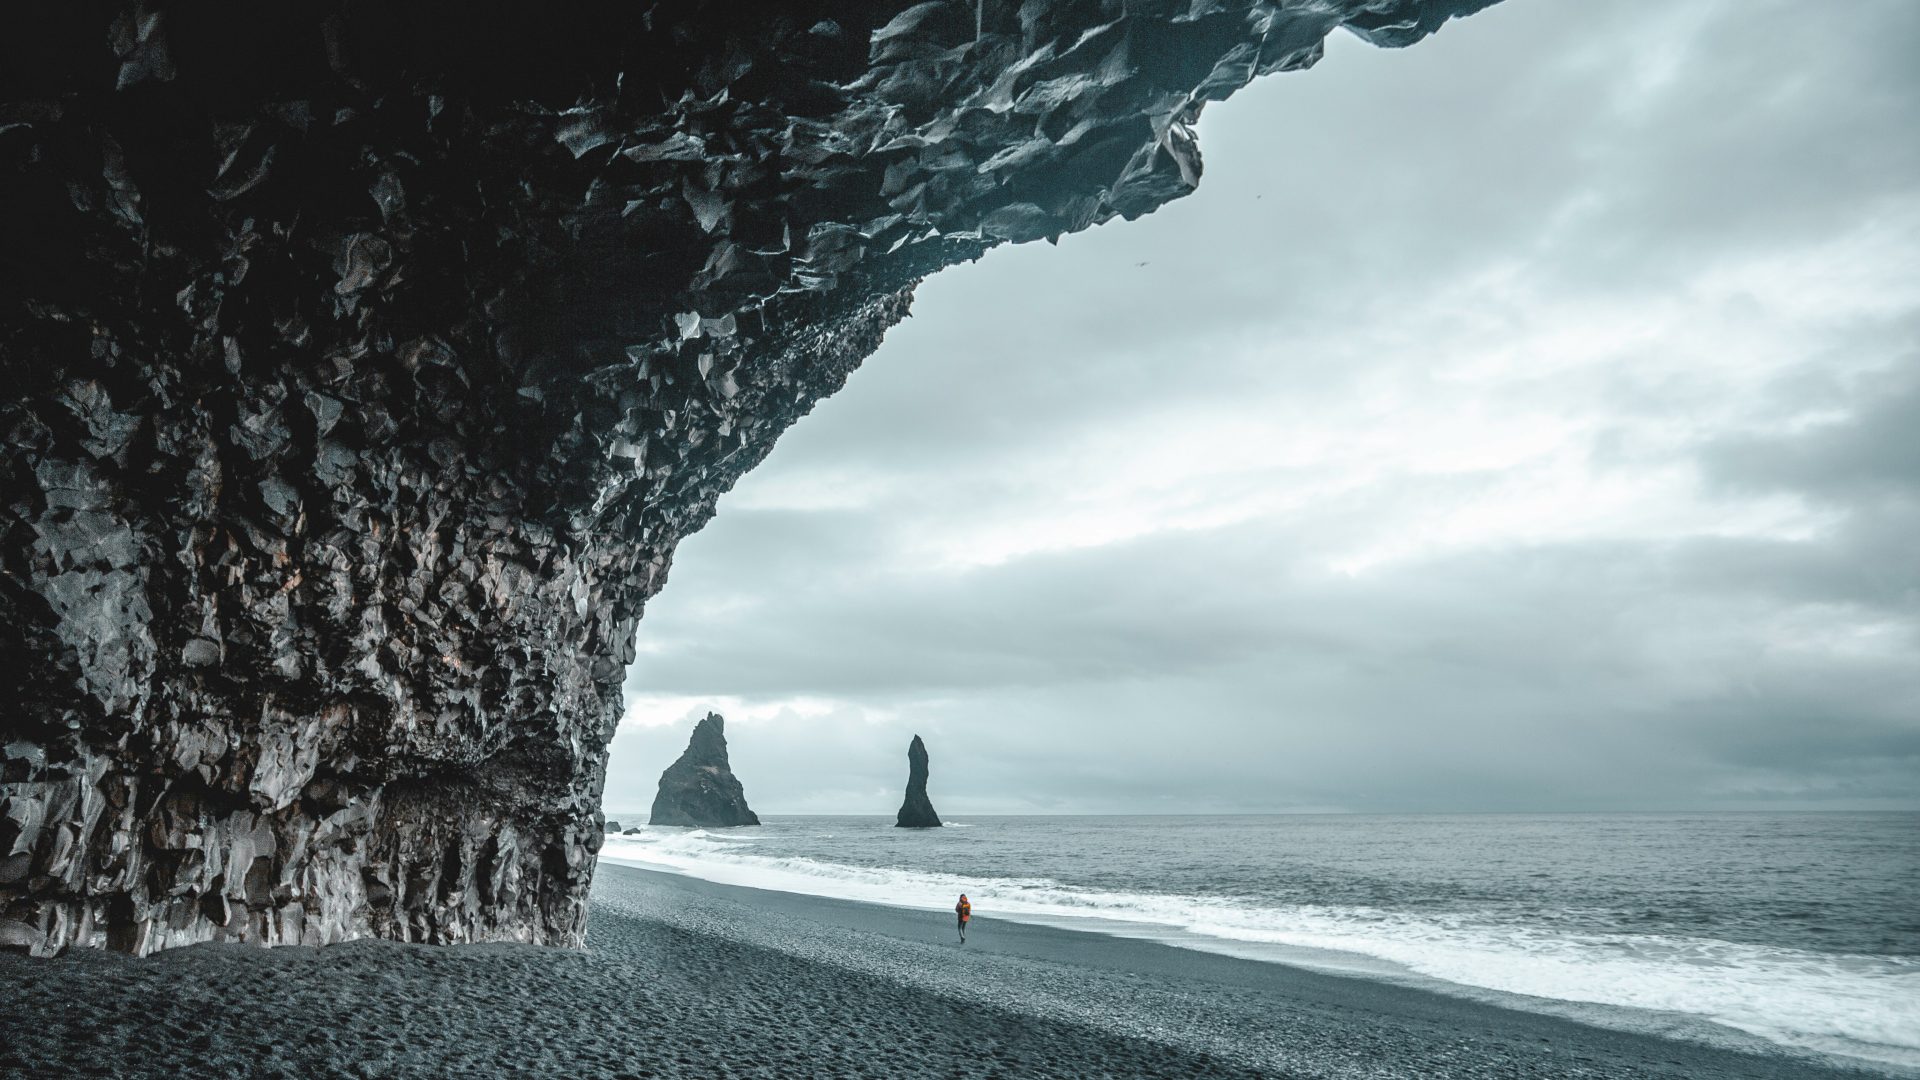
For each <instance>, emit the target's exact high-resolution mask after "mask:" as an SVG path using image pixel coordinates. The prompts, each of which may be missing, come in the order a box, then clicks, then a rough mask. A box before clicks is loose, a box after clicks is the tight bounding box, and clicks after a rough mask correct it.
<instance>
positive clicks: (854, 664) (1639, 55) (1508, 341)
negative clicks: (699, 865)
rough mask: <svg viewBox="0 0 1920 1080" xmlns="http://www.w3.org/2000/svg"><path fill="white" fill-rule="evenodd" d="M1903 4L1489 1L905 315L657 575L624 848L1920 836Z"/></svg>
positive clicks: (1916, 457)
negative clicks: (1525, 822)
mask: <svg viewBox="0 0 1920 1080" xmlns="http://www.w3.org/2000/svg"><path fill="white" fill-rule="evenodd" d="M1916 53H1920V9H1916V8H1914V7H1913V6H1912V5H1909V4H1905V3H1900V2H1894V0H1885V2H1862V3H1859V4H1856V5H1852V6H1850V8H1849V11H1848V17H1847V18H1846V19H1844V20H1842V19H1828V20H1810V19H1808V18H1807V17H1806V14H1805V12H1804V9H1802V8H1799V7H1795V6H1789V5H1786V4H1766V3H1763V4H1747V5H1737V6H1736V5H1725V4H1715V3H1706V2H1696V3H1685V4H1668V3H1653V2H1635V3H1618V4H1609V5H1567V4H1553V3H1546V2H1542V0H1508V2H1507V3H1504V4H1501V5H1498V6H1496V7H1495V8H1493V9H1491V10H1489V11H1486V12H1483V13H1481V14H1479V15H1477V16H1475V17H1473V18H1472V19H1469V20H1467V21H1465V22H1463V23H1459V24H1455V25H1453V26H1450V27H1448V28H1447V29H1446V30H1445V31H1444V32H1442V33H1441V34H1440V35H1438V36H1437V37H1436V38H1435V39H1433V40H1432V41H1430V42H1427V43H1425V44H1423V45H1422V47H1421V48H1419V49H1415V50H1410V51H1408V52H1405V53H1392V54H1388V53H1380V52H1377V51H1375V50H1371V49H1369V48H1367V47H1365V46H1363V45H1361V44H1359V43H1357V42H1354V41H1347V40H1336V41H1335V42H1333V43H1332V47H1331V48H1330V50H1329V55H1328V56H1327V58H1326V59H1325V60H1324V61H1323V62H1322V64H1321V65H1320V67H1319V68H1317V69H1316V70H1315V72H1314V73H1313V74H1312V75H1311V76H1310V77H1300V78H1288V77H1285V76H1281V77H1276V78H1272V79H1268V80H1266V81H1265V82H1263V83H1261V84H1259V85H1256V86H1255V87H1253V88H1251V89H1249V90H1247V91H1245V92H1244V93H1243V94H1242V95H1241V96H1240V97H1236V98H1235V99H1234V100H1232V101H1230V102H1227V103H1224V104H1222V105H1218V106H1214V107H1213V108H1212V109H1210V110H1209V112H1208V113H1207V114H1206V116H1205V118H1204V119H1203V121H1202V126H1201V135H1202V144H1203V146H1204V147H1205V149H1206V152H1207V154H1208V163H1207V164H1208V173H1207V177H1206V179H1205V181H1204V182H1203V183H1202V185H1201V188H1200V191H1199V192H1198V193H1197V194H1196V195H1194V196H1193V197H1191V198H1189V199H1187V200H1184V201H1182V202H1180V203H1176V204H1174V205H1172V206H1169V207H1167V208H1166V209H1164V210H1162V211H1161V212H1160V213H1158V214H1155V215H1153V216H1151V217H1149V218H1146V219H1143V220H1141V221H1138V222H1133V223H1129V224H1120V225H1113V226H1107V227H1103V228H1100V229H1097V230H1095V231H1093V232H1091V233H1088V234H1085V235H1081V236H1076V237H1071V238H1068V239H1067V240H1065V241H1063V242H1062V243H1061V244H1060V246H1059V247H1058V248H1047V247H1045V246H1044V245H1042V246H1038V247H1029V248H1016V249H1003V250H999V251H996V252H994V253H992V254H991V255H990V256H989V257H987V258H986V259H984V260H982V261H981V262H980V263H978V264H975V265H972V266H968V267H962V268H958V269H955V270H952V271H949V272H947V273H945V274H942V275H940V276H938V277H936V278H934V279H932V280H930V281H929V282H928V283H927V284H926V285H925V286H923V288H922V290H921V294H920V299H919V301H918V303H917V306H916V310H915V317H914V318H913V319H912V320H910V321H909V322H908V323H907V324H905V325H903V326H902V327H900V328H899V329H897V330H895V331H894V332H893V333H892V335H891V336H890V338H889V340H888V343H887V345H886V346H885V347H884V348H883V349H882V351H881V352H880V353H879V354H878V355H877V356H875V357H874V358H873V359H872V360H871V361H870V362H869V364H868V365H867V367H866V368H865V369H863V370H862V371H861V372H859V373H857V374H856V375H855V377H854V378H853V380H852V381H851V383H850V384H849V386H848V387H847V389H846V390H845V391H844V392H842V393H841V394H840V395H839V396H837V397H836V398H834V399H831V400H830V401H828V402H826V403H825V404H823V405H822V406H821V407H820V408H819V409H818V410H817V413H818V415H816V416H814V417H811V418H810V419H808V420H807V421H805V422H803V423H802V424H800V425H799V426H798V427H797V428H796V429H795V430H794V431H792V432H791V433H790V434H788V435H787V436H786V437H785V439H784V440H783V442H782V443H781V445H780V446H779V447H778V448H777V449H776V450H775V452H774V453H773V454H772V456H771V457H770V458H769V459H768V461H767V462H766V463H765V464H764V465H763V466H762V467H761V468H760V469H759V470H758V471H756V472H755V473H753V474H752V475H750V476H749V477H748V478H747V479H746V480H745V481H744V482H743V483H742V484H741V485H740V487H739V488H738V489H737V490H736V491H734V492H733V493H732V494H730V495H728V496H727V497H726V498H725V499H724V500H723V501H722V503H721V507H720V514H719V516H718V517H717V518H716V520H715V521H714V522H713V523H712V524H711V525H710V526H709V527H708V528H707V530H706V531H705V532H703V533H701V534H700V535H698V536H697V537H695V538H693V539H692V540H690V541H688V542H687V543H686V544H685V545H683V547H682V548H681V549H680V552H679V554H678V556H677V560H676V564H675V566H674V568H673V571H672V584H671V586H670V587H669V588H668V589H667V590H666V592H665V593H663V594H662V595H661V596H660V597H659V598H658V599H656V600H655V601H654V602H653V604H652V605H651V607H650V608H649V610H648V612H647V616H646V619H645V620H644V621H643V623H642V627H641V642H640V656H639V659H638V660H637V662H636V663H635V665H634V667H633V669H632V672H631V674H630V678H629V681H628V687H627V694H628V702H629V707H628V716H627V720H626V722H625V723H623V725H622V730H621V732H620V734H619V736H618V737H617V738H616V740H615V746H614V758H613V762H612V767H611V771H610V778H609V781H608V791H607V796H606V800H605V802H606V805H607V806H608V807H609V808H616V809H625V808H631V807H636V806H644V805H645V804H646V801H647V800H648V799H649V798H650V797H651V794H652V792H651V785H652V783H653V780H654V778H655V777H657V776H658V775H659V771H660V769H661V768H662V767H664V765H665V763H666V762H668V761H670V760H671V759H672V758H673V756H674V755H675V754H677V753H678V751H679V748H680V746H681V745H683V744H684V742H685V739H686V733H687V730H688V729H689V728H690V727H691V725H692V723H693V721H694V720H695V719H697V718H698V717H699V716H700V715H704V713H705V712H706V710H707V709H708V708H716V709H718V710H719V711H721V712H723V713H725V714H726V716H727V718H728V721H729V733H730V735H731V742H732V750H733V758H734V767H735V771H736V772H737V773H738V774H739V775H740V776H741V777H742V778H743V779H744V780H745V781H746V783H747V784H748V785H749V787H750V788H752V790H753V792H754V796H755V801H756V803H758V804H760V805H761V807H762V809H764V810H771V811H774V812H782V811H787V812H805V811H856V812H871V813H879V814H884V813H891V812H892V809H893V808H894V805H895V804H897V801H898V784H899V776H898V773H899V762H898V757H899V747H900V746H901V745H904V743H905V742H906V740H907V739H908V738H909V737H910V736H911V734H912V733H914V732H915V731H918V732H921V733H924V734H925V735H926V736H927V738H928V740H929V742H930V744H931V745H932V746H933V747H934V748H935V753H936V755H937V756H938V758H939V761H940V787H941V803H940V805H941V807H942V810H943V811H944V812H946V813H947V814H949V815H954V814H966V813H979V812H985V811H996V810H997V811H1022V810H1138V811H1143V812H1153V811H1208V810H1287V809H1353V810H1428V809H1431V810H1499V809H1556V808H1563V809H1612V808H1670V807H1701V808H1721V807H1725V808H1735V807H1752V806H1809V807H1879V806H1902V807H1911V806H1914V805H1916V804H1920V798H1916V796H1915V794H1914V793H1915V792H1916V791H1920V555H1916V554H1915V548H1914V542H1913V537H1915V536H1916V535H1920V434H1916V433H1920V140H1915V139H1913V138H1912V137H1911V136H1912V134H1913V132H1914V130H1915V127H1916V124H1915V121H1916V118H1920V76H1916V73H1915V71H1914V69H1913V65H1912V64H1911V57H1912V56H1913V55H1915V54H1916Z"/></svg>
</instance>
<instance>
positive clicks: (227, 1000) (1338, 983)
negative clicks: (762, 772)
mask: <svg viewBox="0 0 1920 1080" xmlns="http://www.w3.org/2000/svg"><path fill="white" fill-rule="evenodd" d="M974 926H975V929H974V930H973V932H972V933H970V934H969V940H968V944H967V945H966V946H965V947H964V948H963V947H961V946H959V945H958V944H957V943H956V942H955V940H954V934H953V927H952V916H951V915H944V914H942V913H926V912H914V911H906V910H902V909H896V908H887V907H879V906H874V905H866V904H856V903H850V902H844V901H836V900H825V899H820V898H816V897H806V896H795V895H791V894H785V893H771V892H763V891H759V890H754V889H742V888H736V887H732V886H724V885H713V884H709V883H706V882H701V881H697V880H693V879H689V878H681V877H675V876H672V875H666V874H659V873H654V872H651V871H645V870H637V869H632V868H629V867H622V866H612V865H604V864H603V865H602V866H601V867H600V869H599V872H598V879H597V881H596V883H595V887H594V908H593V914H592V924H591V926H590V929H589V932H588V947H587V948H586V949H585V950H581V951H572V950H557V949H542V948H534V947H529V946H516V945H482V946H468V947H461V948H435V947H428V946H408V945H395V944H392V943H387V942H354V943H350V944H346V945H338V946H334V947H332V948H327V949H296V948H288V949H272V950H260V949H253V948H249V947H244V946H196V947H193V948H189V949H182V950H176V951H174V952H169V953H164V954H161V955H159V956H155V957H151V958H148V959H145V960H129V959H127V958H125V957H121V956H112V955H101V954H96V953H87V954H75V955H71V956H67V957H62V958H59V959H56V960H52V961H47V960H31V959H29V958H26V957H22V956H18V955H4V956H0V1075H4V1076H8V1077H12V1076H36V1077H37V1076H108V1077H175V1076H182V1075H220V1076H260V1077H340V1076H346V1077H387V1076H406V1077H429V1076H434V1077H437V1076H472V1077H495V1076H568V1077H583V1078H584V1077H596V1078H597V1077H841V1076H844V1077H876V1078H879V1077H988V1078H1007V1080H1014V1078H1025V1077H1223V1078H1227V1077H1247V1076H1268V1077H1303V1078H1304V1077H1341V1078H1347V1077H1352V1078H1363V1077H1364V1078H1376V1077H1408V1078H1416V1077H1417V1078H1449V1077H1514V1078H1519V1077H1590V1078H1603V1077H1604V1078H1617V1077H1667V1078H1675V1080H1679V1078H1688V1080H1716V1078H1723V1077H1724V1078H1731V1077H1747V1078H1758V1080H1773V1078H1779V1080H1786V1078H1789V1077H1791V1078H1808V1080H1823V1078H1839V1077H1865V1076H1875V1075H1884V1074H1882V1073H1869V1072H1865V1071H1860V1072H1855V1071H1852V1070H1847V1069H1834V1068H1829V1067H1826V1066H1822V1065H1820V1064H1817V1063H1814V1062H1810V1061H1807V1060H1804V1059H1799V1058H1794V1057H1789V1056H1787V1055H1785V1054H1782V1053H1745V1052H1738V1051H1733V1050H1725V1049H1717V1048H1713V1047H1707V1046H1702V1045H1697V1044H1693V1043H1688V1042H1680V1041H1675V1040H1669V1039H1664V1038H1659V1037H1655V1036H1651V1035H1640V1034H1632V1033H1625V1032H1617V1031H1609V1030H1605V1029H1601V1028H1596V1027H1591V1026H1588V1025H1585V1024H1580V1023H1575V1022H1573V1021H1569V1020H1562V1019H1557V1018H1554V1017H1548V1016H1540V1015H1535V1014H1532V1013H1526V1012H1519V1011H1515V1010H1510V1009H1504V1008H1499V1007H1495V1006H1490V1005H1485V1004H1481V1003H1478V1002H1474V1001H1469V1000H1466V999H1461V998H1454V997H1450V996H1445V995H1439V994H1433V993H1428V992H1425V991H1422V990H1418V989H1413V988H1408V987H1401V986H1394V985H1389V984H1384V983H1378V982H1373V981H1369V980H1362V979H1350V978H1343V977H1339V976H1332V975H1322V974H1317V973H1314V972H1308V971H1302V970H1299V969H1295V968H1291V967H1286V966H1283V965H1277V964H1267V963H1259V962H1255V961H1248V960H1238V959H1234V958H1230V957H1223V956H1215V955H1211V954H1206V953H1199V952H1193V951H1189V950H1183V949H1175V948H1171V947H1168V946H1164V945H1160V944H1156V943H1153V942H1146V941H1132V940H1125V939H1118V938H1112V937H1108V936H1105V935H1099V934H1091V933H1084V932H1078V931H1072V930H1061V929H1054V928H1051V927H1043V926H1032V925H1023V924H1018V923H1009V922H1003V921H999V920H995V919H993V918H991V917H989V916H985V915H982V916H981V917H978V918H976V919H975V922H974Z"/></svg>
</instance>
